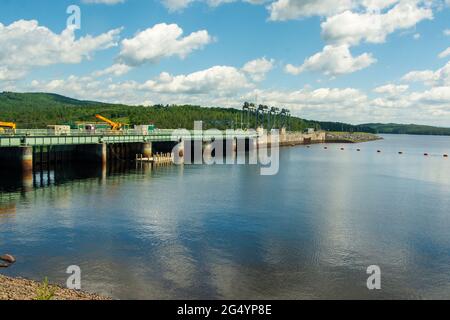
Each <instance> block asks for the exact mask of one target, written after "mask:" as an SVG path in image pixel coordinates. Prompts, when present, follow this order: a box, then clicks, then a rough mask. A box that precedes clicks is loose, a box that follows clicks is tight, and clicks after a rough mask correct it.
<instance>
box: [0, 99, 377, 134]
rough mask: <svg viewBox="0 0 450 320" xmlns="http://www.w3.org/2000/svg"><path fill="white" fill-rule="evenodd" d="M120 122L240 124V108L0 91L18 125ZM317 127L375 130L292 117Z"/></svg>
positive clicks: (298, 124) (6, 115)
mask: <svg viewBox="0 0 450 320" xmlns="http://www.w3.org/2000/svg"><path fill="white" fill-rule="evenodd" d="M97 113H99V114H102V115H103V116H105V117H108V118H111V119H114V120H116V121H120V122H123V123H128V124H131V125H134V124H149V123H153V124H155V125H156V126H157V127H158V128H165V129H174V128H187V129H192V128H193V125H194V121H198V120H202V121H203V122H204V127H205V128H218V129H225V128H232V127H233V126H235V127H240V123H241V111H240V110H237V109H224V108H206V107H199V106H190V105H185V106H162V105H158V106H153V107H144V106H128V105H121V104H108V103H101V102H94V101H80V100H76V99H72V98H67V97H64V96H61V95H56V94H50V93H12V92H3V93H0V121H12V122H15V123H17V125H18V128H30V129H33V128H46V127H47V125H49V124H72V123H75V122H76V121H87V122H90V121H92V122H95V121H96V119H95V118H94V116H95V114H97ZM306 128H316V129H323V130H330V131H351V132H355V131H360V132H361V131H362V132H374V130H373V129H371V128H368V127H363V126H353V125H349V124H344V123H334V122H317V121H309V120H304V119H300V118H295V117H293V118H292V119H291V129H292V130H304V129H306Z"/></svg>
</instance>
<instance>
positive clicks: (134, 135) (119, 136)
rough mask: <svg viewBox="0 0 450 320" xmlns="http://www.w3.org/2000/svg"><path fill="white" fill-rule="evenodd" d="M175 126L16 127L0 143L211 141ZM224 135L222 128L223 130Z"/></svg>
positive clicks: (251, 134) (240, 135)
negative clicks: (56, 130) (64, 131)
mask: <svg viewBox="0 0 450 320" xmlns="http://www.w3.org/2000/svg"><path fill="white" fill-rule="evenodd" d="M174 133H175V130H158V131H155V132H152V133H149V134H147V135H144V134H142V133H139V132H137V131H135V130H125V131H119V132H117V131H109V130H105V131H96V132H95V133H89V132H85V131H78V130H73V131H72V132H71V133H70V134H68V135H55V134H50V133H49V132H48V131H47V130H17V131H16V133H15V134H2V135H0V147H19V146H56V145H83V144H97V143H108V144H115V143H133V142H165V141H179V140H180V139H184V140H188V139H191V140H203V141H211V139H212V138H214V137H215V136H214V135H212V134H208V132H207V131H204V132H203V134H201V135H198V134H197V135H194V134H189V135H188V134H185V135H178V134H174ZM222 133H223V135H224V137H225V131H224V132H222ZM235 136H237V137H238V138H241V139H244V138H256V137H257V135H256V134H255V133H254V132H241V133H238V134H236V135H235Z"/></svg>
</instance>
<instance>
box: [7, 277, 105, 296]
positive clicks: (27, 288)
mask: <svg viewBox="0 0 450 320" xmlns="http://www.w3.org/2000/svg"><path fill="white" fill-rule="evenodd" d="M41 286H42V283H39V282H36V281H32V280H26V279H22V278H10V277H6V276H3V275H0V300H36V299H37V296H38V291H39V288H40V287H41ZM49 288H50V289H51V290H52V291H54V295H53V297H52V299H51V300H111V299H110V298H107V297H102V296H100V295H96V294H91V293H86V292H82V291H76V290H69V289H65V288H62V287H59V286H55V285H49Z"/></svg>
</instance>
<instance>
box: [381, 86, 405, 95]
mask: <svg viewBox="0 0 450 320" xmlns="http://www.w3.org/2000/svg"><path fill="white" fill-rule="evenodd" d="M408 89H409V86H408V85H394V84H387V85H384V86H380V87H377V88H375V89H374V90H373V91H374V92H376V93H380V94H387V95H397V94H400V93H404V92H405V91H407V90H408Z"/></svg>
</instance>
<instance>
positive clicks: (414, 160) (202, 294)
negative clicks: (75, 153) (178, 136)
mask: <svg viewBox="0 0 450 320" xmlns="http://www.w3.org/2000/svg"><path fill="white" fill-rule="evenodd" d="M384 137H385V140H383V141H376V142H370V143H364V144H357V145H341V144H330V145H328V150H325V149H324V145H313V146H311V148H306V147H304V146H300V147H293V148H283V149H282V150H281V164H280V172H279V174H278V175H276V176H272V177H264V176H260V175H259V168H258V167H255V166H184V167H176V166H173V167H162V168H155V169H153V170H148V169H147V170H144V169H129V170H115V171H114V172H115V173H114V172H112V173H111V172H108V174H107V175H106V176H105V175H104V173H103V174H102V172H98V170H91V172H86V171H85V170H80V169H79V170H69V169H65V170H59V171H57V172H56V173H54V172H52V173H51V174H50V175H49V176H48V175H47V174H44V175H43V176H42V177H40V176H39V175H38V176H36V179H35V183H34V186H33V185H32V184H31V185H28V186H25V187H24V186H22V183H20V182H19V183H18V182H17V181H10V180H9V179H5V178H2V179H1V180H0V190H1V193H0V254H1V253H7V252H8V253H12V254H14V255H15V256H16V257H17V259H18V262H17V263H16V264H15V265H14V266H13V267H11V268H9V269H6V270H2V271H1V272H2V273H3V274H6V275H11V276H22V277H26V278H31V279H34V280H39V281H41V280H42V279H43V278H44V277H48V278H49V280H50V281H51V282H56V283H59V284H61V285H63V284H65V281H66V279H67V277H68V275H67V274H66V273H65V271H66V268H67V267H68V266H70V265H78V266H80V267H81V269H82V288H83V289H84V290H88V291H94V292H97V293H101V294H106V295H109V296H112V297H114V298H118V299H178V298H187V299H197V298H198V299H200V298H201V299H241V298H242V299H250V298H251V299H260V298H274V299H281V298H286V299H317V298H325V299H328V298H345V299H346V298H358V299H360V298H362V299H366V298H368V299H372V298H374V299H377V298H446V299H450V159H448V158H444V157H443V156H442V155H443V154H444V153H447V154H448V153H450V137H421V136H402V135H398V136H395V135H386V136H384ZM341 147H345V150H344V151H341V150H340V148H341ZM358 148H360V149H361V151H360V152H358V151H357V149H358ZM377 150H381V151H382V153H377ZM399 151H403V152H404V154H403V155H399V154H398V152H399ZM424 152H428V153H429V154H430V156H428V157H425V156H424V155H423V154H424ZM27 184H30V181H28V183H25V185H27ZM370 265H378V266H380V268H381V272H382V289H381V290H380V291H369V290H368V289H367V287H366V280H367V277H368V275H367V274H366V269H367V267H368V266H370Z"/></svg>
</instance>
